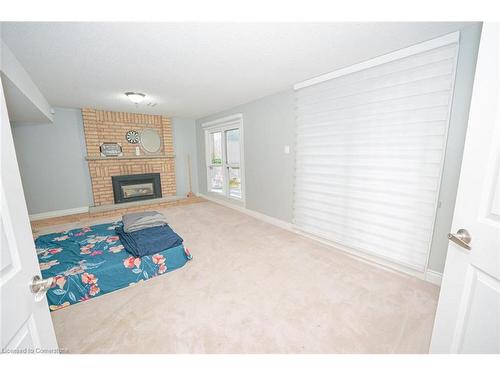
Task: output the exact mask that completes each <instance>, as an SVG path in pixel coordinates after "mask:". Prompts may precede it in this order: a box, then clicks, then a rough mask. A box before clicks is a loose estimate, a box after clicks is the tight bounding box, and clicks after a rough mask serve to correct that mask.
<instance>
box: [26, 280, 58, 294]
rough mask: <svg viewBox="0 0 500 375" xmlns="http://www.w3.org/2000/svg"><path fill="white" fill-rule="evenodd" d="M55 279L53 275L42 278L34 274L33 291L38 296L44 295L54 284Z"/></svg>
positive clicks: (31, 285)
mask: <svg viewBox="0 0 500 375" xmlns="http://www.w3.org/2000/svg"><path fill="white" fill-rule="evenodd" d="M53 281H54V278H53V277H49V278H48V279H42V278H41V277H40V276H38V275H35V276H33V279H32V280H31V284H30V290H31V293H33V294H36V295H37V296H40V295H44V294H45V293H46V292H47V290H49V289H50V287H51V286H52V283H53Z"/></svg>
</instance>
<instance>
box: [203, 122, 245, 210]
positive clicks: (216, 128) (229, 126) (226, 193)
mask: <svg viewBox="0 0 500 375" xmlns="http://www.w3.org/2000/svg"><path fill="white" fill-rule="evenodd" d="M202 128H203V130H204V136H205V165H206V173H207V194H211V195H215V196H217V197H220V198H224V199H227V200H230V201H235V202H240V203H242V204H243V205H244V204H245V201H246V199H245V162H244V131H243V115H242V114H235V115H231V116H226V117H222V118H220V119H217V120H214V121H209V122H206V123H203V124H202ZM234 129H238V130H239V132H240V134H239V135H240V163H239V164H237V163H232V164H229V163H228V161H227V150H226V148H227V147H226V132H227V131H229V130H234ZM218 132H220V133H221V152H222V154H221V157H222V160H221V161H222V163H221V164H214V163H212V151H213V143H212V139H211V135H212V134H214V133H218ZM238 166H239V169H240V186H241V198H237V197H234V196H231V194H230V188H229V170H230V168H234V167H238ZM214 167H222V173H223V186H222V192H217V191H213V190H211V176H212V170H213V168H214Z"/></svg>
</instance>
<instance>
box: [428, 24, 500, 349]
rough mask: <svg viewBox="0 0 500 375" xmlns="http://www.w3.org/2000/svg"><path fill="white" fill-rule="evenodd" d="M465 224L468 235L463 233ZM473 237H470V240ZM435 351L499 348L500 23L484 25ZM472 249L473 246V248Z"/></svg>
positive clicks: (432, 347) (440, 301)
mask: <svg viewBox="0 0 500 375" xmlns="http://www.w3.org/2000/svg"><path fill="white" fill-rule="evenodd" d="M460 229H464V230H466V231H467V232H464V231H461V232H460V233H459V232H458V231H459V230H460ZM467 234H469V235H470V241H469V239H468V238H467ZM449 237H451V238H450V243H449V246H448V256H447V258H446V266H445V270H444V275H443V282H442V286H441V294H440V296H439V304H438V309H437V313H436V321H435V323H434V331H433V335H432V341H431V347H430V351H431V353H500V25H498V24H484V26H483V32H482V36H481V42H480V46H479V56H478V61H477V68H476V77H475V81H474V90H473V95H472V103H471V112H470V116H469V127H468V130H467V138H466V142H465V150H464V157H463V161H462V170H461V175H460V183H459V186H458V195H457V201H456V206H455V213H454V216H453V226H452V233H451V234H450V236H449ZM468 247H469V249H468Z"/></svg>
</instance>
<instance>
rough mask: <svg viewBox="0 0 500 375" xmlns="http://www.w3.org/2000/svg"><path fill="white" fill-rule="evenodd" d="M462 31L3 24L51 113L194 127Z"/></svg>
mask: <svg viewBox="0 0 500 375" xmlns="http://www.w3.org/2000/svg"><path fill="white" fill-rule="evenodd" d="M467 25H469V24H468V23H465V22H461V23H458V22H444V23H431V22H428V23H426V22H420V23H26V22H4V23H2V25H1V26H2V30H1V31H2V34H1V37H2V39H3V40H4V42H5V43H6V44H7V45H8V46H9V47H10V49H11V51H12V52H13V53H14V55H15V56H16V57H17V59H18V60H19V61H20V63H21V64H22V65H23V66H24V68H25V69H26V71H27V72H28V73H29V74H30V75H31V77H32V79H33V81H34V82H35V83H36V84H37V85H38V87H39V88H40V90H41V92H42V93H43V94H44V95H45V97H46V98H47V100H48V101H49V103H50V104H51V105H52V106H54V107H73V108H79V107H84V106H89V107H95V108H102V109H107V110H115V111H129V112H142V113H151V114H165V115H170V116H178V117H189V118H200V117H203V116H205V115H209V114H212V113H217V112H219V111H221V110H224V109H228V108H231V107H233V106H236V105H238V104H242V103H246V102H249V101H252V100H255V99H258V98H261V97H264V96H266V95H269V94H273V93H276V92H280V91H283V90H286V89H290V88H291V87H292V86H293V84H295V83H297V82H300V81H303V80H306V79H309V78H312V77H314V76H317V75H320V74H324V73H327V72H330V71H333V70H336V69H339V68H342V67H345V66H348V65H351V64H354V63H358V62H360V61H363V60H366V59H369V58H372V57H375V56H378V55H382V54H385V53H388V52H391V51H394V50H397V49H400V48H403V47H406V46H409V45H412V44H415V43H418V42H422V41H424V40H428V39H431V38H434V37H437V36H440V35H443V34H446V33H449V32H452V31H456V30H458V29H460V28H462V27H466V26H467ZM126 91H139V92H143V93H145V94H146V95H147V100H145V102H143V103H141V104H140V105H138V106H136V105H134V104H132V103H131V102H130V101H129V100H128V99H127V98H126V97H125V96H124V94H123V93H124V92H126ZM148 102H153V103H156V105H155V106H154V107H150V106H148V105H147V103H148Z"/></svg>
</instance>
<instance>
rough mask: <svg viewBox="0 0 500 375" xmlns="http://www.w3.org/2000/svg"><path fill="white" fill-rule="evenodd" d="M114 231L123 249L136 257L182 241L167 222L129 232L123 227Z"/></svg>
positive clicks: (168, 247) (170, 246) (150, 253)
mask: <svg viewBox="0 0 500 375" xmlns="http://www.w3.org/2000/svg"><path fill="white" fill-rule="evenodd" d="M115 231H116V234H118V236H119V237H120V241H121V242H122V244H123V247H125V250H127V251H128V252H129V253H130V254H132V255H133V256H134V257H136V258H137V257H142V256H145V255H152V254H155V253H157V252H159V251H163V250H166V249H170V248H172V247H176V246H179V245H181V244H182V241H183V239H182V238H181V237H180V236H179V235H178V234H177V233H175V232H174V231H173V230H172V228H170V227H169V226H168V225H167V224H165V225H162V226H156V227H151V228H147V229H142V230H138V231H135V232H131V233H127V232H125V231H124V229H123V227H117V228H116V229H115Z"/></svg>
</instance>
